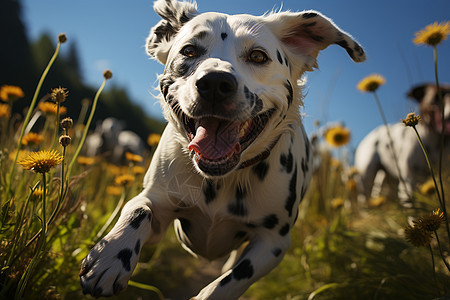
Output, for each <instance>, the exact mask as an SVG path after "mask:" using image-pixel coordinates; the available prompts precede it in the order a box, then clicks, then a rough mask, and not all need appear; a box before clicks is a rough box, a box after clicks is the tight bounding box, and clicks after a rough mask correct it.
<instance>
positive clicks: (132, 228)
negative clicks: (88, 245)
mask: <svg viewBox="0 0 450 300" xmlns="http://www.w3.org/2000/svg"><path fill="white" fill-rule="evenodd" d="M150 205H151V203H150V200H149V199H148V198H147V197H145V196H142V195H139V196H136V197H135V198H133V199H132V200H130V201H129V202H128V203H127V204H126V205H125V206H124V208H123V210H122V213H121V215H120V217H119V220H118V221H117V223H116V225H115V226H114V227H113V229H112V230H111V231H110V232H109V233H108V234H107V235H106V236H105V237H104V238H103V239H102V240H101V241H100V242H98V243H97V244H96V245H95V246H94V248H92V250H91V251H90V252H89V254H88V255H87V256H86V258H85V259H84V260H83V261H82V263H81V271H80V281H81V285H82V287H83V293H85V294H87V293H89V294H91V295H93V296H95V297H99V296H111V295H113V294H117V293H118V292H119V291H121V290H122V289H124V288H125V287H126V286H127V285H128V280H129V279H130V277H131V274H132V273H133V270H134V268H135V267H136V264H137V262H138V258H139V254H140V251H141V247H142V245H143V244H144V243H145V242H146V241H147V240H148V239H149V237H150V235H151V233H152V230H153V231H154V229H153V228H152V211H151V209H150ZM153 223H154V222H153Z"/></svg>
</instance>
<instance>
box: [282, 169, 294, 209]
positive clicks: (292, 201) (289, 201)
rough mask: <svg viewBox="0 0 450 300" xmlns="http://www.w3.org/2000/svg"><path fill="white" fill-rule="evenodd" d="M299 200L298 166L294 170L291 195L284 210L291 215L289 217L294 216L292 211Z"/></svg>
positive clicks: (290, 182)
mask: <svg viewBox="0 0 450 300" xmlns="http://www.w3.org/2000/svg"><path fill="white" fill-rule="evenodd" d="M296 199H297V165H296V166H295V169H294V174H293V175H292V177H291V180H290V181H289V195H288V197H287V199H286V204H285V206H284V208H286V210H287V211H288V213H289V217H291V216H292V209H293V208H294V204H295V200H296Z"/></svg>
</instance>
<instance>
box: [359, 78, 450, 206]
mask: <svg viewBox="0 0 450 300" xmlns="http://www.w3.org/2000/svg"><path fill="white" fill-rule="evenodd" d="M441 91H442V95H443V99H444V103H445V109H444V122H442V116H441V115H442V111H441V109H440V104H439V97H438V94H437V88H436V86H435V85H433V84H421V85H418V86H415V87H414V88H413V89H412V90H411V91H409V93H408V97H410V98H411V99H413V100H415V101H417V102H418V103H419V110H420V116H421V117H422V122H420V123H419V124H418V125H417V126H416V129H417V131H418V132H419V135H420V137H421V139H422V141H423V143H424V145H425V147H426V148H427V151H428V154H429V155H430V160H431V162H432V163H433V164H435V165H436V164H437V163H438V161H439V148H440V134H441V131H442V126H444V132H445V135H446V143H445V146H444V158H446V157H448V155H449V154H450V85H448V84H446V85H442V86H441ZM388 126H389V130H390V133H391V136H392V142H393V146H394V149H395V153H396V156H397V159H398V168H399V170H400V174H401V176H402V178H403V180H404V183H405V184H403V183H402V182H401V181H400V180H399V175H398V174H399V172H398V170H397V168H396V165H395V161H394V156H393V155H392V151H391V148H390V146H389V139H388V138H387V132H386V127H385V126H384V125H383V126H380V127H377V128H375V129H374V130H373V131H371V132H370V133H369V134H368V135H367V136H366V137H365V138H364V139H363V140H362V141H361V143H360V144H359V146H358V148H357V149H356V152H355V167H356V169H357V170H358V172H359V175H360V178H361V186H360V193H361V195H360V199H361V200H363V201H365V200H367V199H368V198H369V197H372V198H376V197H377V196H379V195H380V193H381V191H382V185H383V182H386V179H387V178H389V179H393V180H394V181H396V182H398V197H399V200H400V203H401V204H402V205H403V206H404V207H412V206H413V204H414V203H413V201H412V199H413V198H412V195H413V191H414V188H416V186H417V185H418V184H419V183H423V182H424V181H426V180H427V179H428V178H429V177H430V171H429V169H428V164H427V162H426V159H425V156H424V154H423V151H422V148H421V146H420V144H419V142H418V140H417V136H416V134H415V132H414V130H412V129H411V128H409V127H406V126H405V125H404V124H403V123H401V122H400V123H397V124H392V125H388ZM444 161H445V160H444ZM445 165H446V164H444V166H445ZM380 171H381V172H380ZM391 181H392V180H391Z"/></svg>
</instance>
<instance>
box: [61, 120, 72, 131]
mask: <svg viewBox="0 0 450 300" xmlns="http://www.w3.org/2000/svg"><path fill="white" fill-rule="evenodd" d="M72 126H73V120H72V119H71V118H64V119H62V121H61V127H62V128H63V129H64V130H66V131H67V130H69V129H70V128H72Z"/></svg>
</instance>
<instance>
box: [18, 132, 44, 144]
mask: <svg viewBox="0 0 450 300" xmlns="http://www.w3.org/2000/svg"><path fill="white" fill-rule="evenodd" d="M43 141H44V137H43V136H42V135H40V134H37V133H35V132H29V133H27V134H26V135H24V136H23V138H22V145H39V144H40V143H42V142H43Z"/></svg>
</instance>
